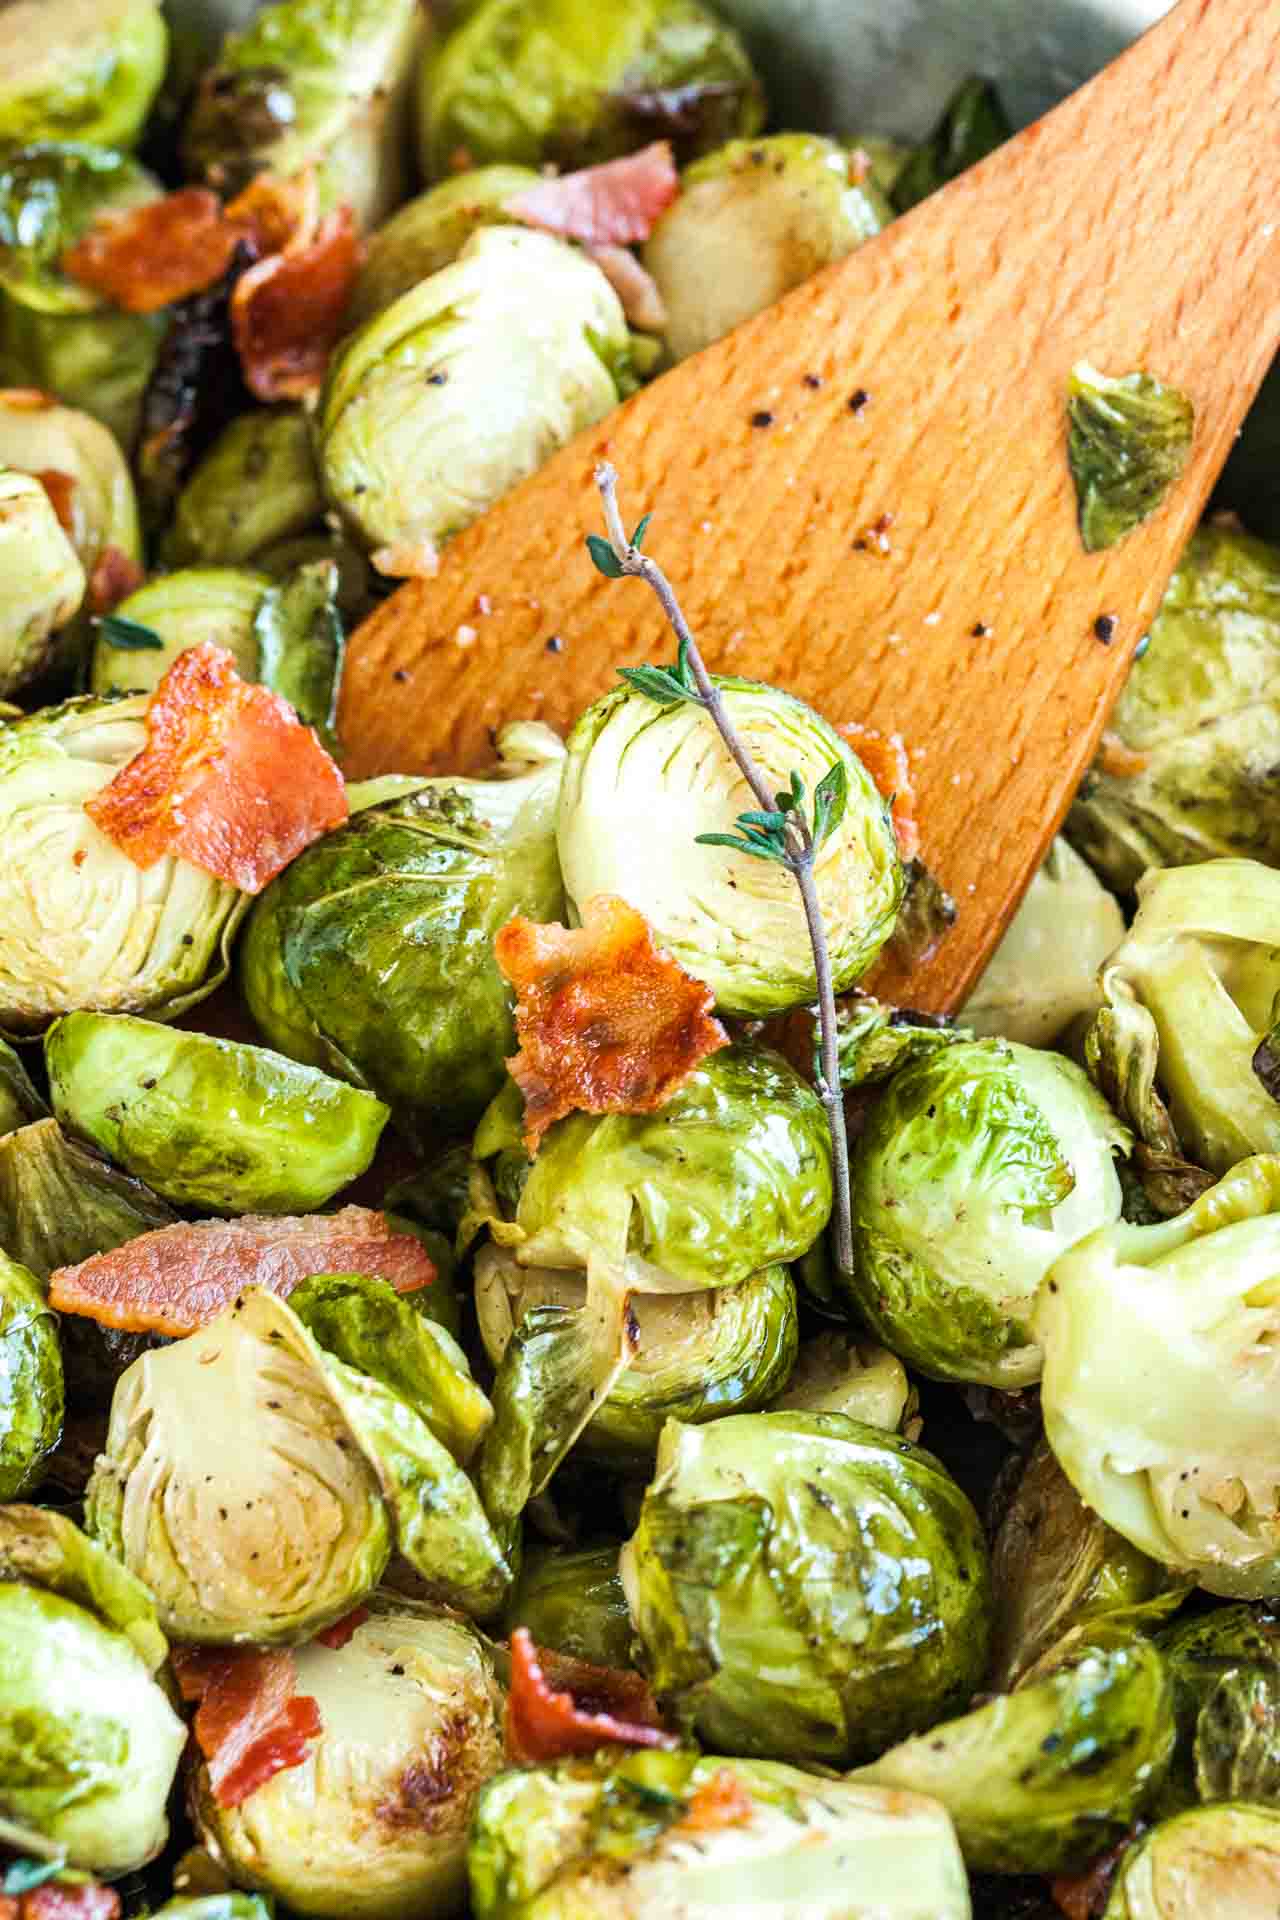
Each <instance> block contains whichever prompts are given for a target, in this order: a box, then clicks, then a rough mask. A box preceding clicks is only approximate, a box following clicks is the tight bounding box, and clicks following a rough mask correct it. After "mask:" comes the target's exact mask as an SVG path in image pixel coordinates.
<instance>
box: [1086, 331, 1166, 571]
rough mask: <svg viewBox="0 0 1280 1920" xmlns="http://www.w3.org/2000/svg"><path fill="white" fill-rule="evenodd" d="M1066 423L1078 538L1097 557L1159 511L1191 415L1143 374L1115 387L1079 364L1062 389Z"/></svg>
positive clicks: (1130, 375)
mask: <svg viewBox="0 0 1280 1920" xmlns="http://www.w3.org/2000/svg"><path fill="white" fill-rule="evenodd" d="M1067 418H1068V423H1069V433H1068V439H1067V460H1068V463H1069V465H1070V467H1071V477H1072V479H1073V480H1074V482H1075V488H1076V499H1077V502H1078V505H1079V512H1080V537H1081V539H1082V540H1083V542H1084V547H1085V551H1086V553H1098V552H1100V551H1101V550H1102V549H1103V548H1104V547H1113V546H1114V545H1115V544H1116V542H1117V541H1118V540H1123V539H1124V538H1125V536H1126V534H1130V533H1132V532H1133V530H1134V528H1135V527H1137V526H1140V525H1141V523H1142V522H1143V521H1144V520H1147V519H1149V518H1150V516H1151V515H1152V514H1153V513H1154V512H1155V511H1156V509H1157V507H1159V506H1160V504H1161V502H1162V501H1163V500H1164V497H1165V495H1166V494H1167V493H1168V491H1169V489H1170V488H1171V487H1172V486H1173V485H1174V483H1175V481H1176V480H1177V479H1178V476H1179V475H1180V474H1181V472H1182V469H1183V467H1184V466H1185V465H1186V460H1187V455H1188V454H1189V453H1190V451H1191V441H1192V436H1193V433H1194V431H1195V410H1194V408H1193V407H1192V405H1191V402H1190V400H1188V399H1187V397H1186V395H1185V394H1183V393H1179V392H1178V389H1177V388H1176V387H1167V386H1165V385H1164V384H1163V383H1162V382H1161V381H1159V380H1157V379H1155V378H1154V377H1153V376H1152V375H1151V374H1149V373H1127V374H1124V375H1122V376H1121V377H1120V378H1119V379H1114V380H1113V379H1109V378H1108V377H1107V376H1106V374H1102V373H1099V372H1098V371H1097V370H1096V369H1095V368H1094V367H1091V366H1089V365H1088V363H1087V362H1085V361H1083V360H1082V361H1081V362H1080V363H1079V365H1078V366H1076V367H1073V368H1072V371H1071V378H1070V380H1069V381H1068V384H1067Z"/></svg>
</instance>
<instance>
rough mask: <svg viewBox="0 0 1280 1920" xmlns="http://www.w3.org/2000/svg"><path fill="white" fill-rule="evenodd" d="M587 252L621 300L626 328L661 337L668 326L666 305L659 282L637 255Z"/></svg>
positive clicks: (598, 249)
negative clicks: (642, 264) (658, 334)
mask: <svg viewBox="0 0 1280 1920" xmlns="http://www.w3.org/2000/svg"><path fill="white" fill-rule="evenodd" d="M587 252H588V253H589V254H590V255H591V258H592V259H593V260H594V261H595V263H596V265H597V266H598V267H599V269H600V271H601V273H602V274H603V275H604V277H605V279H606V280H607V281H608V282H609V285H610V286H611V287H612V288H613V290H614V292H615V293H616V294H617V296H618V298H619V300H621V302H622V311H623V313H624V314H625V315H626V316H627V325H628V326H629V327H635V328H636V330H637V332H639V333H662V332H663V331H664V329H665V327H666V324H667V308H666V303H665V301H664V300H663V298H662V295H661V294H660V293H659V292H658V283H657V281H656V280H655V279H654V277H653V275H652V274H651V273H649V272H648V270H647V269H646V268H644V267H642V266H641V264H640V262H639V261H638V260H637V259H636V256H635V255H634V253H632V252H631V251H630V249H629V248H627V247H588V248H587Z"/></svg>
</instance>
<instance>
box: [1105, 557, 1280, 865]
mask: <svg viewBox="0 0 1280 1920" xmlns="http://www.w3.org/2000/svg"><path fill="white" fill-rule="evenodd" d="M1109 725H1110V728H1111V731H1112V733H1113V734H1115V735H1116V736H1117V738H1118V739H1119V741H1120V742H1121V743H1122V745H1123V746H1124V747H1126V748H1128V749H1129V754H1128V756H1126V758H1125V759H1123V760H1121V761H1119V762H1115V761H1113V757H1112V756H1110V755H1109V754H1108V752H1107V751H1106V750H1105V748H1104V751H1103V752H1102V754H1101V755H1100V756H1099V758H1098V759H1097V760H1095V761H1094V763H1093V766H1092V767H1091V769H1090V771H1089V773H1088V775H1087V776H1086V778H1085V780H1084V782H1083V784H1082V785H1081V788H1080V791H1079V793H1078V794H1077V795H1076V798H1075V803H1074V805H1073V806H1072V809H1071V813H1070V815H1069V817H1068V820H1067V832H1068V833H1069V834H1070V836H1071V839H1072V840H1073V841H1074V843H1075V845H1076V846H1077V847H1078V848H1079V849H1080V851H1081V853H1083V854H1084V855H1085V857H1086V858H1087V859H1088V860H1089V862H1090V864H1091V865H1093V866H1095V867H1096V868H1097V869H1098V871H1099V872H1100V873H1101V875H1102V877H1103V879H1104V880H1106V881H1107V883H1108V885H1110V886H1112V887H1115V888H1116V889H1117V891H1124V890H1125V889H1127V888H1129V887H1132V886H1135V885H1136V884H1137V882H1138V880H1139V879H1140V878H1141V877H1142V874H1143V873H1144V871H1145V870H1146V869H1147V868H1148V867H1177V866H1186V865H1189V864H1191V863H1193V862H1196V861H1200V860H1207V859H1211V858H1212V857H1213V856H1214V855H1215V854H1251V855H1252V856H1253V857H1254V858H1255V859H1258V860H1265V861H1266V863H1267V865H1268V866H1277V865H1280V826H1278V825H1277V824H1276V816H1275V808H1274V806H1273V804H1272V795H1273V792H1274V777H1273V772H1272V770H1273V768H1274V767H1275V765H1276V763H1277V760H1280V551H1277V549H1276V548H1275V547H1272V546H1267V545H1266V544H1265V543H1264V542H1263V541H1261V540H1255V539H1253V538H1252V537H1251V536H1250V535H1249V534H1246V533H1241V532H1240V531H1239V530H1238V529H1237V528H1234V527H1227V526H1220V525H1214V524H1212V523H1206V524H1205V525H1204V526H1202V527H1200V528H1199V529H1198V531H1197V532H1196V533H1194V534H1193V535H1192V538H1191V544H1190V545H1189V546H1188V548H1187V550H1186V552H1185V553H1184V554H1183V556H1182V559H1181V561H1180V563H1179V566H1178V570H1177V572H1176V573H1175V574H1174V576H1173V579H1172V581H1171V582H1170V583H1169V588H1168V591H1167V593H1166V594H1165V597H1164V600H1163V602H1162V604H1161V607H1160V611H1159V613H1158V614H1157V615H1156V618H1155V620H1154V621H1153V623H1152V627H1151V644H1150V646H1149V647H1148V648H1147V650H1146V652H1145V653H1144V654H1143V655H1142V657H1141V659H1140V660H1137V661H1135V663H1134V666H1133V668H1132V670H1131V671H1130V674H1129V679H1128V682H1127V684H1126V686H1125V689H1124V692H1123V693H1122V694H1121V696H1120V698H1119V700H1118V701H1117V703H1116V706H1115V708H1114V710H1113V712H1112V715H1111V720H1110V723H1109Z"/></svg>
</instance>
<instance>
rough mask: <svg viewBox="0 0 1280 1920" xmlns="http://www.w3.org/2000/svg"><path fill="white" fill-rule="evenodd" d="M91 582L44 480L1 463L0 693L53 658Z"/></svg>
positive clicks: (12, 690)
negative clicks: (60, 633) (60, 635)
mask: <svg viewBox="0 0 1280 1920" xmlns="http://www.w3.org/2000/svg"><path fill="white" fill-rule="evenodd" d="M85 586H86V581H85V572H84V568H83V566H82V565H81V563H80V556H79V555H78V554H77V552H76V550H75V548H74V547H73V546H72V544H71V541H70V539H69V538H68V536H67V534H66V533H65V532H64V531H63V528H62V526H61V524H60V523H59V520H58V516H57V514H56V513H55V512H54V508H53V502H52V501H51V500H50V498H49V495H48V494H47V493H46V492H45V490H44V487H43V486H42V485H41V483H40V481H39V480H37V479H35V478H34V476H33V475H31V474H29V473H17V472H15V471H14V470H13V469H12V468H10V467H0V695H4V694H9V693H16V692H17V691H18V689H19V688H20V687H24V686H26V684H27V682H28V681H29V680H34V679H35V678H36V676H37V675H38V674H39V673H40V672H41V671H42V669H43V668H44V667H46V666H47V665H48V664H49V662H50V660H51V659H52V657H53V654H54V651H55V646H56V641H55V636H56V634H57V633H58V630H59V628H61V627H65V626H67V625H69V624H70V622H71V621H72V620H73V619H74V618H75V616H76V614H77V613H78V612H79V610H80V604H81V602H82V601H83V599H84V595H85Z"/></svg>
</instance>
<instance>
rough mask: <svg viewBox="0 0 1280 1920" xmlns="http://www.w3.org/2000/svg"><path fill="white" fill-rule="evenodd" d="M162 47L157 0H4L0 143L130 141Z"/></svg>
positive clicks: (155, 78)
mask: <svg viewBox="0 0 1280 1920" xmlns="http://www.w3.org/2000/svg"><path fill="white" fill-rule="evenodd" d="M168 50H169V35H168V32H167V30H166V27H165V23H164V15H163V13H162V12H161V7H160V0H17V4H14V0H9V4H8V5H7V6H5V7H3V8H0V75H3V78H2V79H0V141H3V142H4V144H5V145H6V146H14V145H22V144H25V143H26V142H27V141H31V140H94V141H97V142H98V143H99V144H100V145H101V146H104V147H112V146H114V147H129V146H132V145H133V143H134V141H135V140H136V139H137V138H138V136H139V134H140V133H141V132H142V125H143V122H144V121H145V119H146V117H147V115H148V113H149V112H150V111H151V103H152V101H153V100H154V99H155V96H156V94H157V93H158V91H159V89H160V82H161V81H162V80H163V79H164V69H165V60H166V58H167V55H168Z"/></svg>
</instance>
